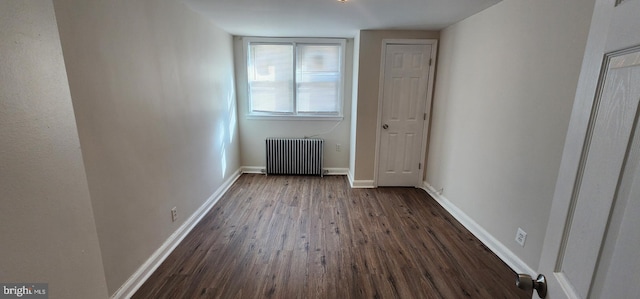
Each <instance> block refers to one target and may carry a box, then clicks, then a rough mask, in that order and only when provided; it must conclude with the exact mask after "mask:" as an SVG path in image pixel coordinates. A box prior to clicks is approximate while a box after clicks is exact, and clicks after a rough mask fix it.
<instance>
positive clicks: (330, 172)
mask: <svg viewBox="0 0 640 299" xmlns="http://www.w3.org/2000/svg"><path fill="white" fill-rule="evenodd" d="M324 171H326V172H325V175H347V173H349V169H348V168H325V169H324Z"/></svg>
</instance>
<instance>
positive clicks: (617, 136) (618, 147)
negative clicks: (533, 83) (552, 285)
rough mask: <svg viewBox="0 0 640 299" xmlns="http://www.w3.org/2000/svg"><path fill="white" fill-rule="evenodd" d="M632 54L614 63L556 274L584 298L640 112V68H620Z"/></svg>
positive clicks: (600, 106)
mask: <svg viewBox="0 0 640 299" xmlns="http://www.w3.org/2000/svg"><path fill="white" fill-rule="evenodd" d="M632 56H637V54H628V55H625V56H620V57H615V58H613V59H612V60H611V62H610V63H609V68H608V70H607V72H606V79H605V80H604V88H603V89H602V96H601V100H600V102H599V106H598V109H597V114H596V115H597V118H596V119H595V123H594V126H593V131H592V134H591V142H590V143H589V145H588V150H587V151H585V153H586V154H587V158H586V160H585V164H584V168H583V175H582V180H581V182H579V184H580V187H579V188H578V192H577V194H576V204H575V209H574V210H573V212H572V214H571V215H570V219H572V221H571V222H569V223H570V224H569V226H568V227H567V228H566V239H565V245H564V246H563V251H561V258H560V259H559V263H558V267H557V269H556V273H557V274H556V275H563V276H564V279H566V281H567V282H568V283H570V284H571V288H572V289H574V290H575V292H576V295H578V296H579V297H580V298H586V297H587V295H588V292H589V289H590V285H591V281H592V278H593V274H594V271H595V268H596V262H597V260H598V255H599V253H600V248H601V243H602V240H603V237H604V233H605V228H606V226H607V223H608V221H609V214H610V212H611V208H612V204H613V203H614V200H615V198H616V193H617V189H618V185H619V182H620V179H621V178H622V177H621V172H622V170H623V167H624V162H625V158H626V156H627V149H628V147H629V142H630V138H631V133H632V129H633V128H634V121H635V119H636V115H637V111H638V101H639V100H640V88H639V87H638V86H639V84H638V83H640V67H639V66H635V67H631V66H629V65H624V64H623V65H622V66H618V65H619V63H620V62H621V61H624V60H625V59H629V58H632ZM638 57H640V56H638Z"/></svg>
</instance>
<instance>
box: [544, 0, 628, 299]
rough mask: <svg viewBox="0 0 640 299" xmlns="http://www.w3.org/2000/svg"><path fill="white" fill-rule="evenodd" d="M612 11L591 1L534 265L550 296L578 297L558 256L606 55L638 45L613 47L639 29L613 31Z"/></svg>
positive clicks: (603, 1) (606, 0)
mask: <svg viewBox="0 0 640 299" xmlns="http://www.w3.org/2000/svg"><path fill="white" fill-rule="evenodd" d="M616 2H619V1H616ZM624 2H630V3H629V4H630V5H638V3H631V2H633V1H624ZM615 6H617V4H616V3H614V1H612V0H596V1H595V6H594V13H593V17H592V19H591V26H590V29H589V36H588V39H587V44H586V48H585V53H584V58H583V62H582V69H581V72H580V76H579V79H578V85H577V89H576V95H575V99H574V105H573V109H572V112H571V118H570V121H569V128H568V131H567V137H566V139H565V144H564V149H563V152H562V160H561V162H560V169H559V172H558V178H557V181H556V187H555V191H554V195H553V202H552V205H551V210H550V214H549V220H548V224H547V229H546V232H545V237H544V242H543V248H542V254H541V258H540V264H539V266H538V273H542V274H545V275H547V278H551V279H547V282H548V284H549V286H548V289H549V290H550V291H553V290H563V291H564V294H568V295H569V296H571V295H573V296H576V294H577V293H576V291H575V290H573V289H572V287H571V285H570V283H569V282H568V281H567V279H566V278H565V277H564V275H558V274H556V272H557V271H558V270H559V269H558V268H559V264H560V263H561V262H562V261H561V258H562V257H561V256H560V253H561V251H562V247H563V246H564V243H565V239H566V238H567V234H566V229H567V227H568V224H569V223H570V221H571V217H570V216H571V215H572V210H573V209H574V207H575V204H576V202H575V201H576V198H575V193H576V184H579V180H580V179H581V177H582V173H581V172H582V165H583V164H584V160H585V158H586V157H585V153H584V151H585V149H586V148H588V146H589V142H590V137H591V136H590V132H589V130H590V127H591V126H592V123H593V122H594V121H595V120H594V115H593V111H594V109H597V104H598V103H597V99H598V98H599V95H598V94H597V93H598V92H599V91H598V88H599V87H600V81H601V80H602V79H603V78H602V75H601V74H602V73H603V72H605V71H606V67H607V66H606V62H607V56H608V55H607V53H610V54H613V53H615V52H617V51H620V50H623V49H629V48H631V47H633V46H636V45H637V44H638V42H640V41H638V40H623V39H619V38H614V40H613V42H612V40H611V38H612V37H617V35H618V34H620V32H622V31H623V30H633V28H636V29H638V27H640V22H637V21H636V23H634V24H632V25H633V26H632V27H633V28H618V27H619V26H618V24H616V23H615V22H614V21H615V18H614V9H615V8H616V7H615ZM603 244H604V243H603ZM603 244H601V246H602V245H603ZM601 249H602V247H601V248H600V250H601ZM596 271H597V265H596V268H595V269H594V273H593V274H592V275H595V273H596ZM592 281H593V277H592ZM592 283H593V282H592ZM549 295H551V296H553V297H552V298H554V299H555V298H564V295H562V294H549ZM554 295H560V296H563V297H557V296H554ZM534 297H535V295H534ZM576 298H577V297H576Z"/></svg>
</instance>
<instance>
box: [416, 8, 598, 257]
mask: <svg viewBox="0 0 640 299" xmlns="http://www.w3.org/2000/svg"><path fill="white" fill-rule="evenodd" d="M592 12H593V0H589V1H583V0H572V1H553V0H544V1H526V0H506V1H503V2H501V3H499V4H496V5H495V6H492V7H491V8H489V9H487V10H485V11H483V12H481V13H479V14H476V15H474V16H472V17H470V18H468V19H466V20H464V21H462V22H459V23H457V24H455V25H453V26H450V27H448V28H447V29H445V30H444V31H443V32H442V35H441V40H440V41H441V43H440V51H439V61H438V77H437V80H436V87H435V98H434V104H433V112H432V127H431V140H430V147H429V157H428V162H427V177H426V181H427V182H428V183H429V184H431V185H432V186H434V187H435V189H440V188H444V193H443V196H444V197H445V198H447V199H449V200H450V201H451V202H452V203H453V204H455V205H456V206H458V207H459V208H460V209H461V210H462V211H464V212H465V213H466V214H467V215H469V216H470V217H471V218H472V219H473V220H475V221H476V222H477V223H478V224H480V225H481V226H482V227H483V228H484V229H486V230H487V231H488V232H489V233H490V234H491V235H492V236H493V237H495V238H496V239H497V240H498V241H500V242H501V243H502V244H504V245H505V246H506V247H507V248H508V249H509V250H511V251H512V252H514V253H515V254H516V255H517V256H518V257H520V259H522V260H523V261H524V262H526V263H527V264H528V265H529V266H530V267H531V268H534V269H535V268H536V267H537V264H538V262H539V259H540V254H541V250H542V243H543V239H544V234H545V230H546V226H547V221H548V217H549V209H550V207H551V201H552V198H553V190H554V186H555V183H556V178H557V174H558V167H559V165H560V158H561V155H562V148H563V145H564V140H565V136H566V132H567V127H568V123H569V116H570V113H571V108H572V105H573V99H574V96H575V92H576V86H577V82H578V75H579V73H580V66H581V62H582V57H583V55H584V50H585V45H586V39H587V33H588V30H589V23H590V20H591V14H592ZM576 154H578V153H576ZM518 227H521V228H523V229H524V230H525V231H526V232H527V233H528V235H527V241H526V246H525V247H524V248H522V247H520V245H518V244H517V243H516V242H515V240H514V237H515V234H516V230H517V228H518Z"/></svg>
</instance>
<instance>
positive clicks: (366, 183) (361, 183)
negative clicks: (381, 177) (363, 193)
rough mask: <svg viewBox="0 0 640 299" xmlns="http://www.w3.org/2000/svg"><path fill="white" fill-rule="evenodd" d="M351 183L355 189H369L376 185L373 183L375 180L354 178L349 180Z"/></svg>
mask: <svg viewBox="0 0 640 299" xmlns="http://www.w3.org/2000/svg"><path fill="white" fill-rule="evenodd" d="M349 184H350V185H351V188H353V189H368V188H375V187H376V186H374V185H373V180H352V181H349Z"/></svg>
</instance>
